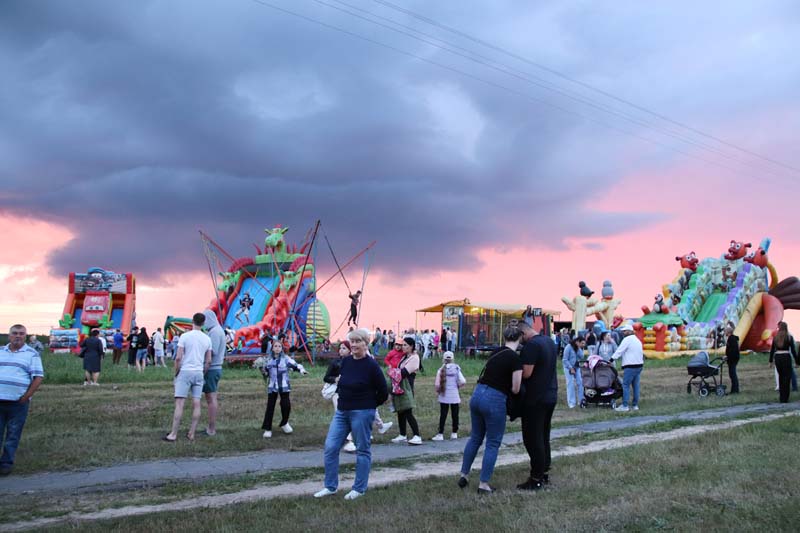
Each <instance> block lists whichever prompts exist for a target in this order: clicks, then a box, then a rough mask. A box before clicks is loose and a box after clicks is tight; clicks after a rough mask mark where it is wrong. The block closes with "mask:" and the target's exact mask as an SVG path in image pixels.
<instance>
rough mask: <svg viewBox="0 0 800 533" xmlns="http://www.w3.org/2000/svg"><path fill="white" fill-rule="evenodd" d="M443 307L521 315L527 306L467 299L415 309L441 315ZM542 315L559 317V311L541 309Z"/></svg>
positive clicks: (419, 311)
mask: <svg viewBox="0 0 800 533" xmlns="http://www.w3.org/2000/svg"><path fill="white" fill-rule="evenodd" d="M445 307H464V308H466V309H467V310H468V311H469V310H470V309H472V308H473V307H474V308H478V309H493V310H495V311H499V312H501V313H503V314H505V315H521V314H522V312H523V311H525V309H526V308H527V307H528V306H527V305H516V304H498V303H493V302H472V301H470V300H469V298H464V299H463V300H451V301H449V302H442V303H440V304H436V305H432V306H430V307H425V308H423V309H417V313H441V312H442V311H444V308H445ZM542 313H543V314H545V315H550V316H561V311H558V310H555V309H542Z"/></svg>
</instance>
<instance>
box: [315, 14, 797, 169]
mask: <svg viewBox="0 0 800 533" xmlns="http://www.w3.org/2000/svg"><path fill="white" fill-rule="evenodd" d="M312 1H313V2H316V3H317V4H320V5H323V6H326V7H330V8H332V9H336V10H338V11H341V12H342V13H346V14H348V15H350V16H353V17H356V18H359V19H361V20H365V21H367V22H370V23H372V24H375V25H377V26H380V27H383V28H386V29H389V30H392V31H394V32H397V33H400V34H402V35H406V36H408V37H411V38H413V39H416V40H418V41H421V42H424V43H426V44H429V45H431V46H434V47H436V48H439V49H441V50H444V51H446V52H449V53H451V54H454V55H457V56H460V57H463V58H465V59H467V60H469V61H473V62H475V63H478V64H480V65H483V66H486V67H489V68H491V69H493V70H496V71H498V72H501V73H503V74H506V75H509V76H512V77H515V78H517V79H519V80H522V81H525V82H528V83H530V84H532V85H536V86H538V87H541V88H543V89H546V90H548V91H552V92H555V93H557V94H560V95H561V96H564V97H566V98H569V99H571V100H574V101H577V102H579V103H582V104H584V105H587V106H589V107H592V108H594V109H597V110H599V111H602V112H604V113H608V114H611V115H614V116H616V117H619V118H622V119H624V120H627V121H628V122H632V123H634V124H636V125H639V126H642V127H645V128H648V129H651V130H654V131H656V132H658V133H661V134H662V135H666V136H668V137H672V138H673V139H676V140H678V141H680V142H683V143H685V144H689V145H692V146H694V147H696V148H701V149H705V150H707V151H709V152H712V153H715V154H716V155H719V156H721V157H723V158H725V159H728V160H730V161H733V162H735V163H738V164H740V165H744V166H748V167H750V168H752V169H754V170H757V171H759V172H770V173H772V174H774V175H776V176H779V177H780V176H781V174H776V173H775V171H774V170H773V169H767V168H764V167H761V166H759V165H758V164H756V163H752V162H750V161H743V160H741V159H739V158H738V157H734V156H732V155H730V154H728V153H726V152H724V151H722V150H720V149H719V148H717V147H715V146H712V145H709V144H706V143H703V142H700V141H697V140H695V139H692V138H689V137H686V136H684V135H682V134H681V133H678V132H675V131H673V130H670V129H667V128H664V127H662V126H659V125H657V124H654V123H653V122H649V121H646V120H644V119H640V118H638V117H634V116H631V115H628V114H626V113H623V112H621V111H618V110H616V109H614V108H611V107H609V106H607V105H605V104H602V103H599V102H597V101H594V100H592V99H590V98H586V97H584V96H582V95H580V94H577V93H573V92H571V91H568V90H565V89H562V88H560V87H558V86H557V85H552V84H551V83H550V82H548V81H547V80H545V79H543V78H540V77H538V76H535V75H533V74H530V73H527V72H524V71H521V70H519V69H516V68H514V67H513V66H510V65H508V64H505V63H501V62H498V61H495V60H493V59H492V58H489V57H487V56H484V55H481V54H478V53H476V52H474V51H472V50H468V49H466V48H463V47H460V46H458V45H456V44H453V43H451V42H448V41H444V40H442V39H439V38H438V37H436V36H433V35H430V34H427V33H424V32H421V31H419V30H417V29H415V28H413V27H411V26H406V25H404V24H401V23H399V22H396V21H394V20H392V19H389V18H386V17H383V16H381V15H377V14H375V13H372V12H371V11H367V10H364V9H361V8H359V7H357V6H353V5H352V4H348V3H347V2H343V1H342V0H333V1H335V2H336V3H338V4H341V5H344V6H347V7H348V8H350V9H355V10H357V11H360V12H362V13H366V14H368V15H370V16H372V17H375V18H377V19H380V20H384V21H387V22H389V23H391V24H395V25H397V26H400V27H401V28H405V29H406V30H409V31H411V32H414V33H417V34H420V35H423V36H425V37H426V38H430V39H435V40H437V41H439V42H442V43H445V44H446V45H448V46H450V47H453V48H455V49H457V50H462V51H463V52H465V53H466V54H469V55H466V54H465V53H460V52H458V51H455V50H452V49H450V48H448V47H447V46H441V45H439V44H436V43H435V42H432V41H429V40H428V39H423V38H420V37H417V36H416V35H412V34H411V33H408V32H407V31H404V30H399V29H397V28H394V27H392V26H388V25H386V24H383V23H381V22H377V21H375V20H372V19H370V18H367V17H364V16H362V15H359V14H358V13H353V12H351V11H348V10H347V9H344V8H341V7H338V6H336V5H333V4H330V3H328V2H325V1H324V0H312ZM471 56H476V57H478V58H480V59H476V58H475V57H471ZM492 63H497V64H498V65H501V67H502V68H501V67H498V66H496V65H494V64H492Z"/></svg>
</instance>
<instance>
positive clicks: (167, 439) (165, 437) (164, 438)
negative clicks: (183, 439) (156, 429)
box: [161, 435, 178, 442]
mask: <svg viewBox="0 0 800 533" xmlns="http://www.w3.org/2000/svg"><path fill="white" fill-rule="evenodd" d="M161 440H163V441H164V442H175V441H176V440H178V439H170V438H169V435H164V436H163V437H161Z"/></svg>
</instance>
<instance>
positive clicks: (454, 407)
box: [439, 403, 458, 433]
mask: <svg viewBox="0 0 800 533" xmlns="http://www.w3.org/2000/svg"><path fill="white" fill-rule="evenodd" d="M448 407H449V408H450V414H451V415H452V419H453V420H452V422H453V433H458V404H457V403H440V404H439V433H444V423H445V422H446V421H447V408H448Z"/></svg>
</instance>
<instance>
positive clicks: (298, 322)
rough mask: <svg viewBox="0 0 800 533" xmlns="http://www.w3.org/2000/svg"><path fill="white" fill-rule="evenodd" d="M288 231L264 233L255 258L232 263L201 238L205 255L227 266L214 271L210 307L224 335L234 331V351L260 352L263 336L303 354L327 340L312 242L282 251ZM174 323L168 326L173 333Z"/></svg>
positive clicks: (326, 320) (278, 229)
mask: <svg viewBox="0 0 800 533" xmlns="http://www.w3.org/2000/svg"><path fill="white" fill-rule="evenodd" d="M287 230H288V228H284V227H276V228H272V229H267V230H265V231H266V233H267V237H266V239H265V240H264V248H263V249H262V248H260V247H259V246H258V245H255V247H256V250H257V252H258V253H257V255H255V256H254V257H242V258H239V259H233V258H231V256H229V255H228V254H227V253H225V252H224V250H222V249H221V248H219V246H218V245H216V244H215V243H214V242H213V241H211V240H210V238H208V237H207V236H205V235H204V234H203V238H204V244H205V245H206V246H205V249H206V251H207V255H209V254H212V255H213V252H211V248H212V247H216V248H217V249H218V250H219V251H222V253H223V254H224V255H225V256H226V257H227V258H228V259H229V260H230V261H232V262H231V263H230V266H229V267H228V268H227V269H226V270H225V271H224V272H223V271H219V270H218V274H217V275H218V278H217V279H215V291H216V296H215V297H214V298H213V299H212V300H211V303H210V304H209V308H210V309H211V310H212V311H214V312H215V313H216V314H217V317H218V319H219V321H220V324H222V325H223V326H224V327H225V329H226V330H233V331H235V333H234V339H233V346H234V347H235V348H236V350H237V351H238V352H239V353H243V354H256V353H260V351H261V337H262V336H263V335H265V334H269V335H277V334H279V333H281V332H283V333H284V334H285V335H286V336H287V339H288V342H289V344H290V345H291V346H294V347H296V348H297V349H298V350H303V351H306V352H307V353H308V351H309V350H310V345H311V344H317V343H321V342H322V341H323V340H324V339H326V338H328V336H329V335H330V317H329V314H328V310H327V309H326V307H325V305H324V304H323V303H322V302H321V301H320V300H318V299H317V297H316V289H317V287H316V275H315V268H314V262H313V260H312V258H311V256H310V249H309V248H310V247H311V243H310V242H307V243H305V244H303V245H302V246H301V247H300V248H298V247H297V246H287V245H286V243H285V242H284V238H283V236H284V234H285V233H286V231H287ZM212 259H213V258H212V257H209V264H210V265H212V264H214V263H213V262H212ZM217 263H218V261H217ZM220 270H221V269H220ZM173 320H175V319H173ZM179 322H180V320H178V323H177V324H176V323H174V322H173V324H171V325H172V326H173V327H174V329H176V331H177V330H179V329H180V326H181V324H180V323H179ZM170 329H172V328H170Z"/></svg>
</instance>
